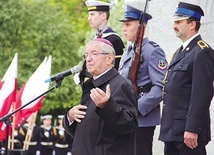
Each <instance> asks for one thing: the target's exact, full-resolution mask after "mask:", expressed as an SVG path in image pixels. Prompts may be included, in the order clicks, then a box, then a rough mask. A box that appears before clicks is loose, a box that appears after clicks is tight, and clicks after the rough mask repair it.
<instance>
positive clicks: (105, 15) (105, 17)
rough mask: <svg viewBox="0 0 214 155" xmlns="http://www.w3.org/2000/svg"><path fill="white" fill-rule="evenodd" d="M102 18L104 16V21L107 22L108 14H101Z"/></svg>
mask: <svg viewBox="0 0 214 155" xmlns="http://www.w3.org/2000/svg"><path fill="white" fill-rule="evenodd" d="M101 16H102V19H103V20H106V19H107V14H106V12H103V13H102V14H101Z"/></svg>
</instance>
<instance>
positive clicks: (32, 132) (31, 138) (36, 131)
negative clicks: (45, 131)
mask: <svg viewBox="0 0 214 155" xmlns="http://www.w3.org/2000/svg"><path fill="white" fill-rule="evenodd" d="M29 120H30V119H28V120H27V122H26V123H25V124H23V125H22V126H20V127H19V130H18V131H19V132H18V138H19V140H20V141H22V142H23V149H24V150H28V151H27V154H28V155H36V152H37V151H38V150H39V137H40V132H41V128H40V127H39V126H37V125H36V124H35V123H33V124H31V123H29V122H28V121H29ZM27 147H28V149H27Z"/></svg>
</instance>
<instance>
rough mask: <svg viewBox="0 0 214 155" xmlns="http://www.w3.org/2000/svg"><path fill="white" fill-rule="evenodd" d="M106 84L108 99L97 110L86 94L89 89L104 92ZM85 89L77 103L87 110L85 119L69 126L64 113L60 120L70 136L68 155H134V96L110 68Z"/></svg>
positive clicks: (131, 90) (135, 114)
mask: <svg viewBox="0 0 214 155" xmlns="http://www.w3.org/2000/svg"><path fill="white" fill-rule="evenodd" d="M88 81H90V80H88ZM107 84H110V89H111V97H110V99H109V101H108V102H107V103H106V105H105V106H104V107H103V108H102V109H100V108H98V107H96V105H95V103H94V102H93V101H92V100H91V99H90V96H89V94H90V91H88V90H89V88H90V86H91V88H94V87H99V88H100V89H102V90H104V91H105V88H106V86H107ZM88 85H90V86H86V88H87V89H88V90H87V91H84V92H83V95H82V99H81V102H80V103H81V104H83V105H86V106H87V110H86V116H85V118H84V119H82V121H81V123H77V122H73V124H71V125H70V126H69V125H68V120H67V113H66V114H65V117H64V119H63V125H64V128H65V130H66V131H67V132H68V133H69V134H70V135H72V136H74V140H73V145H72V155H135V129H136V128H137V113H138V112H137V95H136V93H135V91H134V89H133V87H132V85H131V84H130V82H129V81H127V80H126V79H125V78H123V77H122V76H120V75H119V74H118V72H117V71H116V69H114V68H112V69H111V70H109V71H108V72H107V73H105V74H104V75H102V76H101V77H99V78H98V79H96V80H94V81H93V82H92V83H88ZM83 90H84V88H83Z"/></svg>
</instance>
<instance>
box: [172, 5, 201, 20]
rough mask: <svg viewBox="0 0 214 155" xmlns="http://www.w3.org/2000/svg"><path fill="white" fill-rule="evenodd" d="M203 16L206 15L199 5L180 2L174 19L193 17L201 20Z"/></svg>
mask: <svg viewBox="0 0 214 155" xmlns="http://www.w3.org/2000/svg"><path fill="white" fill-rule="evenodd" d="M201 16H204V11H203V10H202V8H201V7H200V6H198V5H194V4H190V3H185V2H180V3H179V4H178V7H177V10H176V12H175V14H174V21H179V20H184V19H189V18H193V19H195V20H198V21H200V20H201Z"/></svg>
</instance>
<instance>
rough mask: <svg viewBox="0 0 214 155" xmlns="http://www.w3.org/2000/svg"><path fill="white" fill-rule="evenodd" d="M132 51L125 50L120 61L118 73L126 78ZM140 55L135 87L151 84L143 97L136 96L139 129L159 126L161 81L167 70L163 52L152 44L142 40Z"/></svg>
mask: <svg viewBox="0 0 214 155" xmlns="http://www.w3.org/2000/svg"><path fill="white" fill-rule="evenodd" d="M132 54H133V50H131V51H129V50H127V51H126V52H125V53H124V54H123V56H122V58H121V61H120V67H119V70H118V71H119V73H120V74H121V75H122V76H123V77H125V78H128V72H129V67H130V66H131V57H132ZM141 55H142V57H143V59H144V61H143V62H141V63H140V64H139V68H138V71H137V86H138V87H141V86H144V85H146V84H147V83H150V82H151V83H152V85H153V87H152V88H151V90H150V92H149V93H144V94H143V96H142V95H141V94H138V96H139V99H138V110H139V112H140V115H139V117H138V126H139V127H148V126H155V125H158V124H160V102H161V101H162V87H163V84H162V80H163V78H164V75H165V72H166V70H167V62H166V58H165V53H164V51H163V50H162V49H161V48H160V47H159V45H157V44H156V43H154V42H151V41H149V40H148V38H144V39H143V44H142V52H141Z"/></svg>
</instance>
